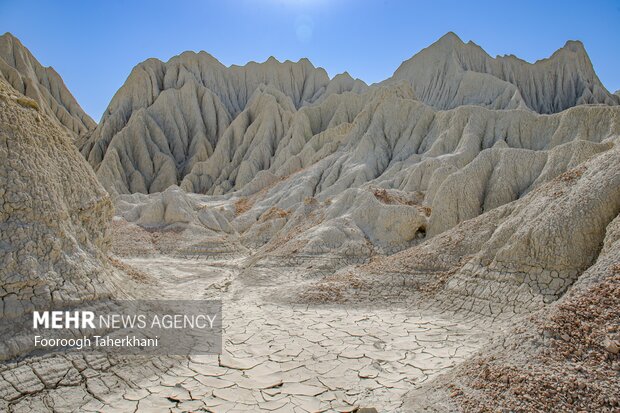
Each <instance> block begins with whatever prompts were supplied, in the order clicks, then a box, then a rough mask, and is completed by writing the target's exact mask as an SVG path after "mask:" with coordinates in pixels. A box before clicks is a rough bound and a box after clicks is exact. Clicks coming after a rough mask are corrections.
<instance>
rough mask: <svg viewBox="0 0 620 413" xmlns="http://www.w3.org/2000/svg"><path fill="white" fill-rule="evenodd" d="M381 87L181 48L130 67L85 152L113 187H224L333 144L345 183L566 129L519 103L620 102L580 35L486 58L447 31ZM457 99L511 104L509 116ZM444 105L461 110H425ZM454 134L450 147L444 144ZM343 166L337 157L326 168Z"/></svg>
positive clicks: (289, 168) (218, 190) (550, 106)
mask: <svg viewBox="0 0 620 413" xmlns="http://www.w3.org/2000/svg"><path fill="white" fill-rule="evenodd" d="M382 85H383V86H387V87H383V86H376V85H375V86H372V87H370V88H368V87H366V85H364V84H363V83H362V82H360V81H359V80H353V79H352V78H351V77H350V76H349V75H348V74H342V75H338V76H336V77H335V78H334V79H332V80H330V79H329V78H328V77H327V74H326V73H325V71H324V70H323V69H317V68H315V67H314V66H312V65H311V64H310V62H308V61H307V60H304V59H302V60H300V61H299V62H297V63H292V62H284V63H279V62H277V61H276V60H275V59H273V58H271V59H269V60H268V61H266V62H264V63H261V64H258V63H249V64H248V65H246V66H243V67H238V66H232V67H230V68H226V67H224V66H223V65H221V64H220V63H219V62H218V61H217V60H216V59H215V58H213V57H212V56H210V55H208V54H206V53H204V52H201V53H198V54H195V53H191V52H185V53H183V54H181V55H180V56H177V57H174V58H172V59H171V60H170V61H169V62H166V63H163V62H161V61H158V60H155V59H150V60H147V61H145V62H143V63H141V64H140V65H138V66H136V68H135V69H134V70H133V71H132V73H131V75H130V76H129V78H128V79H127V82H126V83H125V85H124V86H123V87H122V88H121V89H120V90H119V91H118V93H117V94H116V95H115V97H114V99H113V100H112V102H111V103H110V106H109V107H108V109H107V111H106V113H105V114H104V116H103V118H102V122H101V124H100V125H99V126H98V127H97V130H96V131H95V132H94V133H93V134H92V136H91V137H90V139H89V140H88V142H86V143H85V145H84V146H83V147H82V153H83V154H84V155H85V156H86V157H87V158H88V160H89V162H90V163H91V165H92V166H93V167H94V168H95V170H96V171H97V175H98V177H99V179H100V180H101V181H102V183H103V184H104V185H105V187H106V188H107V189H108V190H109V191H111V192H113V193H134V192H142V193H153V192H160V191H163V190H164V189H165V188H167V187H168V186H170V185H179V186H181V187H182V188H184V189H185V190H187V191H190V192H198V193H209V194H223V193H228V192H230V191H233V190H240V189H242V188H244V186H245V185H246V184H248V183H249V182H250V181H251V180H252V179H253V178H254V177H255V176H256V175H257V173H258V172H260V171H264V170H269V171H270V172H271V173H272V174H275V175H277V176H287V175H289V174H291V173H293V172H295V171H297V170H299V169H303V168H307V167H310V166H311V165H313V164H315V163H317V162H318V161H320V160H322V159H324V158H326V157H328V155H331V154H333V153H334V152H337V151H338V150H343V149H344V150H346V151H347V152H348V154H349V155H350V156H353V157H354V158H355V161H356V163H357V164H358V165H356V166H357V167H356V168H353V169H352V170H350V171H348V174H349V177H348V180H349V182H348V183H347V184H346V185H344V186H345V187H350V186H351V185H352V184H355V185H359V184H361V183H363V182H365V181H369V180H372V179H375V178H377V177H379V175H382V174H383V175H385V172H386V170H387V169H388V167H394V166H396V168H391V169H392V170H391V171H390V173H395V172H396V171H397V170H400V169H402V168H405V167H409V166H411V164H413V163H418V162H420V161H422V160H423V159H424V158H430V157H441V156H442V155H445V154H447V153H454V152H460V154H458V153H457V154H455V155H460V156H455V157H452V159H451V160H450V159H446V160H445V161H447V162H448V165H444V168H443V169H442V171H443V172H444V173H447V172H448V170H449V169H450V168H453V167H454V166H456V167H457V168H461V167H462V166H463V165H464V164H466V163H468V162H470V161H471V159H472V156H473V155H475V153H477V152H479V150H480V149H485V148H487V147H489V146H488V145H487V144H488V143H497V142H498V141H499V140H500V139H502V140H506V139H508V140H509V141H506V142H507V145H508V146H509V147H516V148H522V149H533V150H540V149H547V148H549V146H550V145H552V146H555V145H557V144H559V143H565V142H566V141H564V142H558V140H559V139H562V136H560V137H559V138H556V139H555V140H554V139H551V135H553V133H555V132H556V131H557V130H558V129H561V128H565V127H566V126H565V125H561V124H558V121H559V119H561V118H550V120H548V119H547V118H544V117H540V118H538V117H535V115H534V114H531V113H530V114H528V113H526V112H531V111H534V112H539V113H557V112H561V111H563V110H565V109H568V108H571V107H574V106H578V105H585V104H594V103H599V104H603V105H609V106H617V105H618V104H620V99H619V98H618V96H616V95H614V94H611V93H609V92H608V91H607V90H606V89H605V88H604V87H603V86H602V84H601V83H600V81H599V80H598V78H597V77H596V74H595V73H594V70H593V69H592V65H591V63H590V60H589V58H588V56H587V54H586V52H585V50H584V48H583V46H582V45H581V43H579V42H568V43H567V44H566V46H565V47H564V48H562V49H560V50H558V51H557V52H556V53H555V54H554V55H553V56H552V57H550V58H549V59H545V60H541V61H539V62H536V63H534V64H530V63H527V62H524V61H521V60H519V59H517V58H515V57H502V58H497V59H492V58H491V57H490V56H488V55H487V54H486V53H485V52H484V51H483V50H482V49H480V48H479V47H478V46H476V45H474V44H472V43H468V44H464V43H463V42H461V40H460V39H458V38H457V37H456V36H455V35H453V34H448V35H446V36H444V37H443V38H441V39H440V40H439V41H438V42H436V43H435V44H433V45H431V46H430V47H429V48H427V49H425V50H423V51H421V52H420V53H418V54H417V55H415V56H414V57H413V58H411V59H410V60H408V61H407V62H404V63H403V65H402V66H401V67H400V68H399V69H398V70H397V71H396V73H395V74H394V76H393V77H392V78H390V79H388V80H386V81H385V82H383V83H382ZM397 98H400V99H401V100H397ZM420 102H423V103H425V104H426V105H429V106H430V107H429V106H426V105H423V104H421V103H420ZM464 105H479V106H485V107H487V108H489V109H519V110H520V111H515V112H511V114H509V115H506V114H504V113H502V112H497V113H495V112H484V111H478V110H477V109H476V108H464V107H463V106H464ZM433 108H434V109H435V110H434V109H433ZM452 108H460V111H457V112H453V113H451V114H444V113H443V112H437V111H436V109H452ZM601 110H603V108H601ZM521 111H523V113H522V112H521ZM489 113H493V114H489ZM588 113H589V114H592V113H594V112H588ZM600 113H602V114H603V115H599V116H606V115H604V114H605V112H604V110H603V112H600ZM569 118H570V119H571V121H572V119H573V118H575V116H569ZM534 119H536V120H534ZM571 121H569V122H571ZM595 121H596V120H592V122H595ZM495 123H497V125H495ZM521 129H523V135H524V136H523V140H521V138H520V135H521ZM601 130H602V127H601V128H599V131H597V132H595V133H594V134H592V135H593V136H592V137H590V136H588V137H586V139H588V140H593V139H594V135H601V132H600V131H601ZM444 132H445V133H444ZM533 133H539V134H542V135H543V137H542V138H541V139H538V137H537V136H535V135H533ZM565 133H568V134H572V135H573V137H574V136H575V135H577V133H572V132H571V131H569V130H566V131H565ZM467 135H473V136H467ZM465 138H469V139H465ZM455 139H456V140H457V142H455ZM436 140H441V141H442V143H437V144H435V141H436ZM476 140H478V141H479V142H475V141H476ZM458 141H460V142H461V146H455V144H456V143H459V142H458ZM538 141H540V142H538ZM506 142H504V143H506ZM476 144H477V145H478V146H479V147H477V146H476ZM464 152H467V153H464ZM413 155H416V156H418V157H417V158H415V157H414V156H413ZM442 162H444V160H442V161H441V162H434V164H435V165H438V164H439V163H442ZM451 162H456V163H457V165H454V164H453V163H451ZM348 163H351V162H348ZM343 164H344V162H343V161H342V160H341V161H340V162H335V168H333V169H335V170H336V171H337V170H338V168H340V167H341V166H343ZM362 164H363V165H362ZM435 168H436V167H433V169H435ZM446 168H448V169H446ZM336 171H331V172H328V173H327V174H326V176H334V175H335V174H338V172H336ZM353 173H355V174H357V176H355V177H352V176H351V174H353ZM401 175H402V174H401ZM400 179H403V178H400ZM410 186H411V185H410ZM418 186H419V185H418ZM336 188H337V189H335V190H340V191H341V190H343V188H342V185H336ZM415 190H418V189H415Z"/></svg>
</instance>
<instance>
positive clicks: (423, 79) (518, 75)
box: [386, 33, 620, 113]
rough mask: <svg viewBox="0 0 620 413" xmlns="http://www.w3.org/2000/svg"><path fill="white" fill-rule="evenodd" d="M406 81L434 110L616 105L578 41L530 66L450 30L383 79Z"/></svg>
mask: <svg viewBox="0 0 620 413" xmlns="http://www.w3.org/2000/svg"><path fill="white" fill-rule="evenodd" d="M401 80H407V81H409V82H410V83H411V84H412V86H413V88H414V91H415V93H416V95H417V96H418V98H419V99H420V100H422V101H423V102H425V103H427V104H429V105H431V106H434V107H436V108H438V109H450V108H454V107H457V106H460V105H468V104H469V105H481V106H485V107H489V108H492V109H514V108H523V109H525V108H529V109H531V110H533V111H535V112H538V113H557V112H561V111H563V110H565V109H567V108H570V107H573V106H576V105H583V104H597V103H598V104H607V105H617V104H620V100H619V99H618V96H616V95H613V94H611V93H609V92H608V91H607V90H606V89H605V87H604V86H603V85H602V84H601V82H600V80H599V79H598V77H597V76H596V73H595V72H594V69H593V68H592V63H591V62H590V59H589V57H588V55H587V53H586V51H585V49H584V46H583V44H582V43H581V42H578V41H568V42H566V44H565V45H564V47H562V48H561V49H559V50H558V51H556V52H555V53H554V54H553V55H552V56H551V57H549V58H548V59H542V60H539V61H537V62H535V63H533V64H531V63H528V62H526V61H523V60H521V59H519V58H517V57H515V56H513V55H510V56H501V57H497V58H495V59H494V58H492V57H491V56H489V55H488V54H487V53H486V52H485V51H484V50H482V48H480V47H479V46H478V45H476V44H474V43H473V42H469V43H463V41H461V39H460V38H459V37H458V36H456V35H455V34H454V33H448V34H446V35H445V36H443V37H442V38H441V39H439V40H438V41H437V42H435V43H434V44H432V45H431V46H429V47H428V48H426V49H424V50H422V51H421V52H419V53H418V54H416V55H415V56H413V57H412V58H411V59H409V60H407V61H405V62H403V64H401V66H400V67H399V68H398V69H397V70H396V72H394V75H393V76H392V77H391V78H390V79H388V80H387V81H386V82H392V81H401Z"/></svg>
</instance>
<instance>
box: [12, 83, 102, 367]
mask: <svg viewBox="0 0 620 413" xmlns="http://www.w3.org/2000/svg"><path fill="white" fill-rule="evenodd" d="M33 103H34V101H33V100H32V99H29V98H27V97H25V96H23V95H21V94H19V93H18V92H17V91H16V90H15V89H13V88H12V87H11V86H9V85H8V84H7V83H6V82H5V81H4V80H0V139H1V141H2V145H0V165H1V167H0V263H2V264H1V265H0V284H1V285H0V294H1V297H0V298H1V299H2V303H3V306H2V311H1V312H0V317H2V319H4V320H5V321H6V320H8V319H14V318H18V317H20V316H22V315H23V314H24V313H26V312H28V311H32V309H33V308H34V307H35V306H36V307H37V308H46V307H48V306H49V305H50V304H51V302H52V301H53V302H54V303H55V304H56V305H61V304H62V303H70V302H75V301H84V300H90V299H96V298H98V297H100V296H106V295H107V294H109V293H110V290H109V288H108V287H109V285H106V282H108V281H109V277H110V276H111V273H112V271H111V268H110V267H109V265H107V264H106V259H105V256H104V255H105V251H106V250H107V248H108V241H107V238H106V228H107V226H108V222H109V220H110V218H111V216H112V211H113V210H112V203H111V202H110V198H109V196H108V194H107V193H106V192H105V191H104V190H103V188H102V187H101V185H100V184H99V183H98V182H97V179H96V177H95V175H94V173H93V172H92V170H91V169H90V168H89V166H88V163H87V162H85V160H84V159H83V158H82V156H81V155H80V153H79V152H78V150H77V149H76V148H75V146H74V144H73V142H72V141H71V139H70V137H69V136H68V135H67V134H66V133H65V132H64V131H63V130H62V129H61V127H60V126H58V125H57V124H56V123H55V122H54V121H52V120H51V119H50V118H49V117H48V115H46V114H44V113H43V112H42V111H41V110H39V109H37V108H36V105H34V104H33ZM5 334H6V332H3V335H5ZM4 346H5V347H4V348H3V349H2V352H1V353H2V357H3V358H7V357H9V356H14V355H15V354H16V353H18V352H19V351H21V349H20V348H19V342H15V343H13V342H11V341H10V340H9V341H6V342H4Z"/></svg>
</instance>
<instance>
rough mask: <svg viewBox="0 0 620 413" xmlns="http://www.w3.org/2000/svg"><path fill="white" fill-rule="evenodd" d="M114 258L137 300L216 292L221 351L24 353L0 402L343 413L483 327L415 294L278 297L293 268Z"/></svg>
mask: <svg viewBox="0 0 620 413" xmlns="http://www.w3.org/2000/svg"><path fill="white" fill-rule="evenodd" d="M123 261H124V263H125V264H128V265H130V266H132V267H133V268H139V269H140V270H141V271H142V272H143V273H146V274H147V275H149V277H148V280H145V288H144V289H143V290H142V291H141V293H140V297H139V298H147V297H148V296H149V295H153V296H156V297H160V298H162V299H176V298H178V299H180V298H184V299H190V298H191V299H199V298H221V299H222V300H223V306H224V308H223V324H224V336H223V345H224V352H223V354H221V355H219V356H218V355H201V356H190V357H149V358H147V357H136V356H133V357H129V356H125V357H120V356H114V357H112V356H94V355H87V356H85V355H79V354H54V355H46V356H42V357H39V358H34V359H33V358H30V359H27V360H24V361H21V362H16V363H12V364H7V365H5V366H3V371H2V373H1V374H0V397H2V400H3V401H2V405H1V407H2V410H7V411H12V412H31V411H58V412H62V411H76V410H79V411H109V412H112V411H118V412H131V411H173V412H183V411H212V412H235V411H274V412H318V411H340V412H349V411H354V410H355V409H356V408H359V407H374V408H376V409H377V410H378V411H380V412H394V411H396V412H397V411H401V404H402V399H403V396H404V394H405V393H407V392H408V391H409V390H412V389H413V388H415V386H417V385H419V384H421V383H423V382H424V381H426V380H428V379H429V378H431V377H432V376H434V375H437V374H438V373H440V372H442V371H446V369H450V368H451V367H453V366H455V365H456V364H458V363H460V362H461V361H463V360H465V359H466V358H467V357H468V356H469V355H471V354H472V353H473V352H474V351H475V350H476V349H478V348H479V347H480V346H482V345H483V344H485V343H486V342H487V339H488V337H489V335H490V334H489V333H490V331H485V330H483V329H482V327H480V325H479V324H478V325H475V324H474V323H473V322H468V321H466V320H458V321H457V320H455V319H454V316H447V315H446V316H445V318H444V317H442V316H441V315H437V314H431V312H430V311H429V312H424V311H420V310H419V309H416V305H415V302H413V303H411V302H410V303H409V304H408V306H406V305H396V306H394V305H393V304H391V305H390V306H389V307H388V305H387V304H385V305H383V306H381V304H380V303H371V304H367V305H362V304H361V303H360V305H351V304H348V305H330V306H306V305H303V306H302V305H299V304H287V303H286V297H281V298H284V299H275V298H274V296H276V295H278V294H279V295H280V296H282V295H283V294H284V295H285V294H286V293H283V292H285V291H290V290H291V289H294V287H295V285H296V284H299V283H303V282H304V277H306V278H307V277H308V274H307V273H304V269H301V268H278V269H277V270H276V269H272V268H251V269H249V270H245V271H243V270H241V269H240V267H236V266H235V263H234V262H228V263H226V264H225V265H222V264H219V265H218V264H217V263H211V264H208V263H207V262H205V261H200V260H186V259H176V258H174V259H173V258H168V257H160V258H156V259H153V258H148V259H147V258H131V259H124V260H123ZM262 279H265V281H264V282H261V280H262ZM267 279H271V280H272V282H271V283H268V282H267V281H266V280H267ZM274 279H276V280H278V281H280V280H284V279H288V283H286V284H282V283H279V282H276V283H273V280H274ZM274 284H275V285H278V286H277V287H274V286H273V285H274ZM270 285H271V286H270ZM274 291H276V293H274Z"/></svg>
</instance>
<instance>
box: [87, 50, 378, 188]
mask: <svg viewBox="0 0 620 413" xmlns="http://www.w3.org/2000/svg"><path fill="white" fill-rule="evenodd" d="M365 88H366V85H365V84H364V83H363V82H361V81H359V80H353V79H352V78H351V77H350V76H349V75H348V74H343V75H339V76H336V77H335V78H334V79H332V80H330V79H329V77H328V76H327V73H326V72H325V70H323V69H321V68H315V67H314V66H312V64H311V63H310V62H309V61H308V60H307V59H302V60H300V61H299V62H296V63H294V62H290V61H286V62H283V63H280V62H278V61H277V60H276V59H274V58H269V60H267V61H266V62H264V63H254V62H252V63H249V64H247V65H246V66H243V67H240V66H231V67H225V66H224V65H222V64H221V63H220V62H218V61H217V60H216V59H215V58H214V57H212V56H211V55H209V54H207V53H205V52H200V53H192V52H185V53H183V54H181V55H179V56H176V57H174V58H172V59H170V61H168V62H166V63H164V62H161V61H159V60H156V59H149V60H147V61H145V62H143V63H141V64H139V65H138V66H136V68H134V70H133V71H132V72H131V74H130V76H129V78H128V79H127V81H126V83H125V84H124V85H123V87H121V89H120V90H119V91H118V92H117V93H116V95H115V96H114V98H113V99H112V102H111V103H110V105H109V107H108V109H107V110H106V112H105V113H104V115H103V118H102V120H101V123H100V125H99V126H98V127H97V129H96V130H95V131H94V133H93V134H92V136H91V137H90V138H89V140H88V141H87V142H86V143H85V144H84V146H83V147H82V153H83V154H84V156H86V157H87V159H88V160H89V162H90V163H91V165H92V166H93V168H94V169H95V170H96V171H97V174H98V176H99V177H100V179H101V181H102V182H103V183H104V185H105V186H106V188H108V189H109V190H110V191H112V192H118V193H133V192H142V193H152V192H159V191H163V190H164V189H166V188H167V187H168V186H170V185H176V184H179V183H180V182H181V180H182V179H183V177H185V176H186V175H187V174H188V173H189V172H190V171H191V169H192V167H193V166H194V165H195V164H196V163H198V162H202V161H205V160H207V159H208V158H210V157H211V156H212V154H213V153H214V151H215V149H216V147H217V146H218V142H219V141H220V138H221V137H222V136H223V135H224V133H225V132H227V133H229V134H239V133H240V132H241V131H242V132H245V130H246V129H247V128H249V127H250V126H251V125H256V126H255V127H256V128H259V129H260V126H258V125H259V124H260V125H262V124H263V122H262V121H263V119H262V118H261V119H257V122H255V119H254V116H257V117H258V114H256V113H254V109H253V108H249V107H248V106H252V105H253V104H254V106H256V105H259V106H261V104H262V103H265V105H268V103H267V102H266V101H265V99H269V97H268V96H266V97H262V96H264V95H269V96H273V95H277V100H278V101H279V104H282V105H285V106H286V107H287V109H289V111H294V110H296V109H298V108H301V107H303V106H306V105H308V104H311V103H313V102H320V101H322V100H324V99H326V98H327V97H328V96H330V95H331V94H335V93H341V92H343V91H349V90H353V91H361V90H364V89H365ZM257 100H258V102H257ZM271 109H272V108H271V107H267V106H265V107H262V106H261V109H260V110H261V111H262V112H266V115H265V116H266V117H268V119H265V123H266V124H265V125H263V126H262V128H269V132H273V133H277V132H278V129H277V128H278V127H281V126H278V124H277V123H281V122H283V121H285V120H283V119H281V116H282V114H280V113H278V112H277V108H273V109H274V110H275V111H276V112H275V113H270V111H271ZM233 121H236V122H233ZM229 126H230V128H229ZM281 133H283V131H281ZM228 156H230V157H233V156H234V154H229V155H228Z"/></svg>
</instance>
